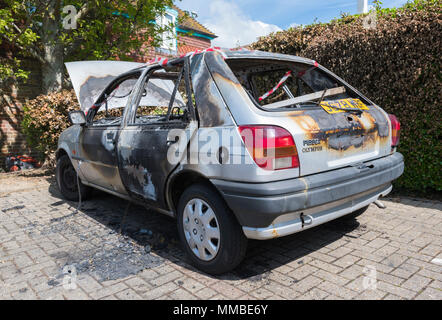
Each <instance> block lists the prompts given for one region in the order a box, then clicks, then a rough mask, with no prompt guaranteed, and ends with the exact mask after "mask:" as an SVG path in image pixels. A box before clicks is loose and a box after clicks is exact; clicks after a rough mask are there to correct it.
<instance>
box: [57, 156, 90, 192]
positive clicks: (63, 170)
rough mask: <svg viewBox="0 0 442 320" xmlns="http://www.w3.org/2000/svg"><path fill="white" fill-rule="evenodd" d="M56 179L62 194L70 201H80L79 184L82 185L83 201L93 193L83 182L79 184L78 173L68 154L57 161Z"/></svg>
mask: <svg viewBox="0 0 442 320" xmlns="http://www.w3.org/2000/svg"><path fill="white" fill-rule="evenodd" d="M55 177H56V179H57V185H58V189H59V190H60V192H61V194H62V195H63V197H65V198H66V199H68V200H70V201H78V200H79V193H78V184H80V193H81V199H83V200H84V199H86V197H87V195H88V194H89V193H90V192H91V188H89V187H87V186H85V185H84V184H82V183H81V181H78V183H77V172H76V171H75V169H74V166H73V165H72V162H71V160H70V159H69V156H68V155H66V154H65V155H63V156H61V157H60V158H59V159H58V160H57V167H56V169H55Z"/></svg>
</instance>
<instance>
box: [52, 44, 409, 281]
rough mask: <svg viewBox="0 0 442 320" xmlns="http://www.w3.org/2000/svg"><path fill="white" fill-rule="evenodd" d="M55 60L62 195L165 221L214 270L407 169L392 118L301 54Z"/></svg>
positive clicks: (197, 260) (378, 189) (371, 197)
mask: <svg viewBox="0 0 442 320" xmlns="http://www.w3.org/2000/svg"><path fill="white" fill-rule="evenodd" d="M66 66H67V69H68V72H69V74H70V77H71V81H72V84H73V87H74V89H75V91H76V94H77V97H78V100H79V102H80V105H81V110H79V111H74V112H71V114H70V119H71V122H72V123H73V126H71V127H70V128H68V129H67V130H65V131H64V132H63V133H62V134H61V136H60V139H59V144H58V150H57V170H56V177H57V183H58V186H59V188H60V190H61V192H62V194H63V195H64V197H66V198H67V199H69V200H74V201H76V200H78V199H79V197H80V196H81V197H83V198H85V197H87V196H88V194H90V187H93V188H97V189H100V190H103V191H106V192H109V193H111V194H113V195H116V196H119V197H122V198H125V199H128V200H131V201H134V202H136V203H139V204H141V205H144V206H146V207H149V208H154V209H156V210H158V211H160V212H162V213H164V214H167V215H170V216H173V217H176V218H177V225H178V233H179V236H180V239H181V240H182V243H183V246H184V248H185V251H186V252H187V254H188V256H189V258H190V260H191V261H192V262H193V263H194V264H195V265H196V266H197V267H198V268H200V269H201V270H203V271H205V272H208V273H211V274H220V273H223V272H227V271H229V270H232V269H233V268H235V267H236V266H237V265H238V264H239V263H240V262H241V260H242V259H243V257H244V255H245V252H246V247H247V239H260V240H264V239H271V238H276V237H281V236H286V235H289V234H293V233H296V232H299V231H302V230H305V229H309V228H312V227H314V226H317V225H320V224H322V223H325V222H327V221H330V220H333V219H336V218H339V217H341V216H344V215H353V216H355V215H358V214H361V213H362V212H364V211H365V210H366V209H367V207H368V205H369V204H370V203H372V202H374V201H376V200H377V199H378V198H379V197H381V196H385V195H386V194H388V193H389V192H390V191H391V188H392V185H391V183H392V181H393V180H394V179H396V178H398V177H399V176H400V175H401V174H402V172H403V170H404V162H403V157H402V155H401V154H400V153H398V152H396V147H397V145H398V143H399V131H400V124H399V122H398V120H397V119H396V117H395V116H394V115H389V114H387V113H386V112H385V111H383V110H382V109H381V108H380V107H379V106H377V105H376V104H374V103H373V102H372V101H370V100H369V99H368V98H366V97H365V96H364V95H362V94H361V93H360V92H359V91H357V90H356V89H355V88H353V87H352V86H350V85H349V84H348V83H346V82H345V81H344V80H342V79H341V78H339V77H338V76H336V75H335V74H333V73H332V72H330V71H329V70H327V69H325V68H324V67H322V66H321V65H319V64H318V63H317V62H315V61H312V60H309V59H305V58H300V57H296V56H290V55H282V54H276V53H267V52H260V51H247V50H241V51H229V50H226V51H224V50H221V49H219V48H210V49H208V50H205V51H204V52H196V53H191V54H187V55H185V56H182V57H179V58H176V59H172V60H167V59H157V60H155V61H153V62H152V63H149V64H139V63H130V62H117V61H113V62H111V61H85V62H71V63H67V64H66Z"/></svg>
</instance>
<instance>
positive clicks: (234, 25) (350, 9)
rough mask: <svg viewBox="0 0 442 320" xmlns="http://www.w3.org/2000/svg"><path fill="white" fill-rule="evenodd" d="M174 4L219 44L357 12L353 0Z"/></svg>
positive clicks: (386, 1)
mask: <svg viewBox="0 0 442 320" xmlns="http://www.w3.org/2000/svg"><path fill="white" fill-rule="evenodd" d="M368 2H369V4H371V3H372V0H369V1H368ZM406 2H407V0H383V1H382V7H384V8H386V7H389V8H391V7H400V6H402V5H403V4H404V3H406ZM176 5H178V6H179V7H180V8H181V9H183V10H188V11H195V12H196V13H197V14H198V18H197V20H198V21H199V22H201V23H203V24H204V25H205V26H206V27H208V28H209V29H210V30H211V31H213V32H214V33H215V34H217V35H218V38H217V39H216V40H215V41H213V44H214V45H220V46H223V47H234V46H237V45H238V44H239V45H245V44H249V43H251V42H253V41H254V40H255V39H256V37H257V36H261V35H266V34H268V33H270V32H274V31H279V30H283V29H287V28H288V27H289V26H291V25H300V24H303V25H306V24H311V23H313V22H314V21H315V19H317V21H320V22H328V21H330V20H331V19H333V18H337V17H339V16H340V14H341V13H342V12H346V13H350V14H353V13H356V12H357V0H271V1H268V0H267V1H264V0H236V1H234V0H182V1H176Z"/></svg>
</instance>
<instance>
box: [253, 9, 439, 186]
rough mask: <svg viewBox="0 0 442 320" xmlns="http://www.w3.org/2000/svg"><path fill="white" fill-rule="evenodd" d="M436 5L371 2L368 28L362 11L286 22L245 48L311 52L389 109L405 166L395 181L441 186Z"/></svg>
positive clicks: (384, 107) (437, 13) (404, 183)
mask: <svg viewBox="0 0 442 320" xmlns="http://www.w3.org/2000/svg"><path fill="white" fill-rule="evenodd" d="M441 5H442V1H441V0H432V1H422V0H419V1H414V2H412V3H407V4H406V5H404V6H403V7H402V8H399V9H379V8H378V9H377V10H375V12H374V14H376V26H375V27H374V28H371V29H366V28H364V27H363V19H364V18H365V19H366V17H367V15H355V16H344V17H342V18H341V19H338V20H334V21H331V22H330V23H326V24H314V25H310V26H304V27H297V28H290V29H288V30H286V31H281V32H278V33H274V34H271V35H269V36H267V37H263V38H260V39H259V40H258V41H257V42H255V43H254V44H252V48H253V49H258V50H264V51H272V52H281V53H287V54H294V55H299V56H304V57H308V58H311V59H314V60H316V61H318V62H319V63H320V64H322V65H324V66H325V67H326V68H328V69H330V70H332V71H333V72H335V73H336V74H338V75H339V76H341V77H342V78H344V79H345V80H346V81H347V82H349V83H350V84H352V85H354V86H355V87H356V88H358V89H359V90H361V91H362V92H363V93H364V94H365V95H367V96H368V97H369V98H371V99H372V100H373V101H374V102H375V103H377V104H378V105H380V106H381V107H382V108H383V109H384V110H386V111H387V112H388V113H393V114H395V115H396V116H397V117H398V118H399V121H400V122H401V129H402V130H401V144H400V146H399V151H400V152H401V153H403V154H404V157H405V166H406V168H405V172H404V174H403V175H402V177H401V178H399V179H398V180H397V181H396V183H395V185H396V187H399V188H405V189H407V190H410V191H421V192H426V191H430V190H437V191H441V190H442V179H441V164H442V161H441V113H442V109H441V99H442V97H441V93H442V86H441V70H440V67H441V48H442V45H441V39H442V32H441V31H442V23H441V22H442V21H441V20H442V19H441V18H442V15H441ZM372 26H374V25H373V24H372Z"/></svg>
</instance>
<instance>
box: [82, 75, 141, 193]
mask: <svg viewBox="0 0 442 320" xmlns="http://www.w3.org/2000/svg"><path fill="white" fill-rule="evenodd" d="M140 74H141V72H139V71H138V72H135V73H133V74H129V75H127V74H126V75H124V76H121V77H118V78H116V79H115V80H114V81H112V82H111V83H110V85H109V86H108V87H107V88H106V89H105V90H104V92H103V94H102V95H101V96H100V97H99V98H98V100H97V102H96V103H95V105H94V106H95V107H93V108H91V109H90V111H89V113H90V114H88V123H87V125H86V126H85V127H84V130H83V133H82V135H81V138H80V145H81V152H82V157H83V159H84V161H82V164H81V166H80V170H81V172H82V174H83V175H84V177H85V178H86V180H87V181H88V182H89V183H91V184H93V185H95V186H98V187H101V188H104V189H107V190H111V191H114V192H118V193H122V194H126V193H127V192H126V189H125V188H124V186H123V184H122V182H121V178H120V173H119V170H118V163H117V149H116V142H117V139H118V134H119V131H120V127H121V124H122V120H123V112H124V109H125V106H126V104H127V100H128V97H129V95H130V93H131V91H132V89H133V87H134V86H135V84H136V81H137V79H138V78H139V77H140Z"/></svg>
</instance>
